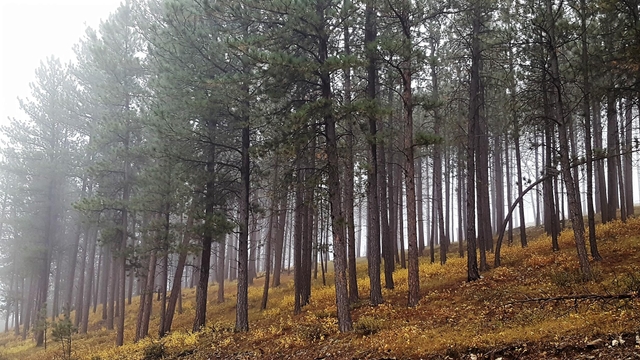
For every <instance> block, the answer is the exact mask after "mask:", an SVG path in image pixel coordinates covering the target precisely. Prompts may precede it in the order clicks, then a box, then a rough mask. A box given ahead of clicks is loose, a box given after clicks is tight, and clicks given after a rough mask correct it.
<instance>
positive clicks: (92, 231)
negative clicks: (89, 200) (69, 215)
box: [76, 224, 100, 334]
mask: <svg viewBox="0 0 640 360" xmlns="http://www.w3.org/2000/svg"><path fill="white" fill-rule="evenodd" d="M84 236H85V238H86V239H87V240H86V243H87V246H88V247H89V256H88V257H87V258H86V261H87V262H88V263H89V269H88V271H87V276H86V281H85V283H86V284H85V285H84V286H85V289H84V298H83V297H79V298H78V299H79V300H81V301H82V302H80V301H78V302H77V305H76V309H80V308H82V310H81V311H80V313H81V314H82V318H81V321H80V333H81V334H86V333H87V330H88V327H89V309H90V308H91V300H92V299H91V296H92V293H93V291H92V290H93V284H94V283H95V284H96V287H97V286H98V282H97V280H96V281H95V282H94V279H93V277H94V271H95V258H96V248H97V247H98V242H97V240H98V239H97V238H98V226H97V225H96V224H93V225H90V226H88V227H87V228H86V230H85V235H84ZM98 269H100V267H99V265H98ZM78 291H80V289H78ZM78 294H79V293H78Z"/></svg>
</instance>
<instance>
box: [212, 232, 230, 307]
mask: <svg viewBox="0 0 640 360" xmlns="http://www.w3.org/2000/svg"><path fill="white" fill-rule="evenodd" d="M216 244H217V245H216V246H217V248H218V255H217V259H216V261H217V264H216V265H217V266H216V274H215V275H216V282H217V283H218V292H217V298H216V301H217V303H218V304H221V303H223V302H224V280H225V278H226V271H225V270H226V269H227V267H226V264H227V263H228V262H230V261H231V259H227V257H229V254H227V239H226V237H225V236H221V237H220V239H219V240H217V241H216Z"/></svg>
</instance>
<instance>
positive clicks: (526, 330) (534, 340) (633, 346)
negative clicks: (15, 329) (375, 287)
mask: <svg viewBox="0 0 640 360" xmlns="http://www.w3.org/2000/svg"><path fill="white" fill-rule="evenodd" d="M536 233H537V234H538V235H535V236H534V234H536ZM540 233H541V230H540V229H530V238H531V241H530V242H529V246H528V247H526V248H521V247H520V246H519V245H516V244H513V245H512V246H505V247H504V248H503V253H502V264H503V265H502V266H501V267H498V268H492V269H490V270H489V271H486V272H484V273H482V276H483V277H482V279H480V280H478V281H475V282H471V283H468V282H466V259H463V258H459V257H458V255H457V247H456V246H457V245H456V246H453V247H452V249H451V250H452V252H451V253H450V254H449V259H448V261H447V263H446V264H445V265H440V264H439V259H437V258H436V263H435V264H431V263H430V261H429V257H428V256H425V257H422V258H421V264H420V284H421V285H420V286H421V288H420V292H421V295H422V300H421V301H420V303H419V304H418V306H416V307H414V308H408V307H407V306H406V303H407V271H406V270H404V269H401V268H398V269H397V270H396V272H395V273H394V281H395V289H393V290H388V289H383V296H384V299H385V302H384V304H382V305H379V306H377V307H371V306H370V305H369V304H368V301H367V296H368V293H369V280H368V277H367V275H366V273H367V266H366V262H365V261H361V262H359V263H358V274H359V277H358V284H359V287H358V290H359V293H360V297H361V298H362V299H363V300H361V301H360V302H358V303H356V304H353V305H352V317H353V320H354V328H355V330H354V331H353V332H352V333H347V334H341V333H339V332H338V327H337V320H336V308H335V292H334V288H333V285H332V280H333V279H332V277H331V276H330V275H328V276H327V285H326V286H324V285H323V284H322V280H321V277H320V274H319V275H318V279H317V280H314V286H313V290H312V295H311V302H310V303H309V304H308V305H307V306H305V307H304V308H303V311H302V313H301V314H300V315H293V302H294V298H293V281H292V279H291V277H290V276H285V277H284V279H283V283H282V285H281V286H280V287H278V288H274V289H271V290H270V292H269V303H268V308H267V310H264V311H260V310H259V307H260V301H261V297H262V286H263V278H259V279H257V280H255V282H254V285H253V286H251V288H250V291H249V306H250V314H249V319H250V328H251V331H250V332H249V333H234V332H233V327H234V319H235V308H234V307H235V283H229V284H227V287H226V301H225V302H224V303H222V304H217V303H215V299H216V298H215V292H216V290H217V287H216V285H213V286H212V287H211V288H210V293H209V299H210V301H209V302H210V305H209V306H208V312H207V319H208V323H207V327H206V328H205V329H204V330H203V331H201V332H199V333H192V332H190V331H189V330H188V329H190V328H191V326H192V325H191V324H192V321H193V317H194V313H195V310H194V307H193V304H194V302H195V301H194V299H195V293H194V290H193V289H185V290H184V292H183V312H182V313H181V314H176V317H175V320H174V325H173V329H174V331H173V332H171V333H170V334H169V335H167V336H166V337H165V338H163V339H158V338H157V337H153V336H152V337H150V338H148V339H145V340H142V341H140V342H138V343H134V342H133V340H132V339H133V334H134V330H135V319H136V313H137V309H138V304H137V299H135V298H134V299H133V303H132V304H131V305H129V306H127V308H126V314H127V317H126V331H125V345H124V346H122V347H119V348H116V347H115V346H114V343H115V336H116V335H115V331H114V330H106V329H105V328H104V324H103V322H102V321H101V320H100V313H101V311H100V306H99V307H98V312H97V313H95V314H92V315H91V320H90V321H91V325H90V328H91V331H90V332H89V333H88V334H86V335H74V337H73V342H72V347H73V357H72V358H73V359H88V360H111V359H149V360H153V359H161V358H164V359H254V358H255V359H420V358H422V359H500V358H502V359H599V358H601V359H640V338H639V337H638V336H639V335H640V298H638V294H639V291H640V218H634V219H630V220H629V221H628V222H627V223H626V224H623V223H621V222H612V223H608V224H606V225H599V226H598V229H597V238H598V246H599V248H600V252H601V254H602V256H603V258H604V260H602V261H600V262H592V263H591V264H592V266H593V272H594V275H595V280H594V281H590V282H583V281H582V280H581V277H580V275H579V272H578V262H577V257H576V251H575V244H574V242H573V234H572V232H571V231H570V230H567V231H565V232H563V233H562V234H561V236H560V240H559V241H560V247H561V250H560V251H558V252H552V251H551V240H550V239H549V238H548V237H546V236H544V235H539V234H540ZM514 241H516V242H517V241H519V237H517V236H516V237H515V238H514ZM425 253H426V254H427V255H428V249H426V251H425ZM487 257H488V261H489V263H490V264H492V263H493V254H488V256H487ZM285 275H286V274H285ZM625 296H627V297H629V298H622V297H625ZM158 304H159V303H158V302H157V301H154V305H155V306H156V307H157V306H158ZM157 314H158V311H157V308H156V309H154V315H153V318H152V324H151V329H152V330H153V329H156V328H157V324H158V315H157ZM72 318H73V315H72ZM152 333H155V331H152ZM60 349H61V348H60V344H58V343H54V342H50V343H49V344H48V347H47V349H46V350H44V349H42V348H36V347H35V346H34V345H33V342H32V341H29V340H27V341H22V340H20V339H19V338H17V337H14V336H13V335H11V334H3V335H0V359H30V360H36V359H37V360H50V359H51V360H53V359H62V357H61V350H60Z"/></svg>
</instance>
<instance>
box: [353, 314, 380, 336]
mask: <svg viewBox="0 0 640 360" xmlns="http://www.w3.org/2000/svg"><path fill="white" fill-rule="evenodd" d="M382 325H383V320H380V319H377V318H375V317H373V316H361V317H360V318H359V319H358V321H356V323H355V325H354V326H353V329H354V330H355V331H356V332H357V333H358V334H361V335H365V336H366V335H373V334H375V333H377V332H378V331H380V330H382Z"/></svg>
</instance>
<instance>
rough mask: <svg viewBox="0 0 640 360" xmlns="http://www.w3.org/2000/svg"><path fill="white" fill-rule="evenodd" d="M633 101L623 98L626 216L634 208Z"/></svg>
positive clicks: (632, 212) (631, 212) (630, 214)
mask: <svg viewBox="0 0 640 360" xmlns="http://www.w3.org/2000/svg"><path fill="white" fill-rule="evenodd" d="M632 123H633V101H632V100H631V99H630V98H627V99H626V100H625V108H624V124H623V127H624V135H625V138H624V155H623V158H624V185H625V188H624V196H625V201H626V202H625V205H626V206H625V208H626V210H627V216H633V215H634V214H635V209H634V206H633V153H632V150H633V134H632V132H633V128H632V126H631V125H632Z"/></svg>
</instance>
